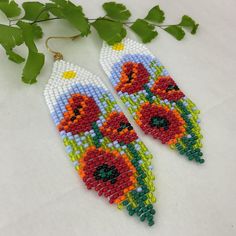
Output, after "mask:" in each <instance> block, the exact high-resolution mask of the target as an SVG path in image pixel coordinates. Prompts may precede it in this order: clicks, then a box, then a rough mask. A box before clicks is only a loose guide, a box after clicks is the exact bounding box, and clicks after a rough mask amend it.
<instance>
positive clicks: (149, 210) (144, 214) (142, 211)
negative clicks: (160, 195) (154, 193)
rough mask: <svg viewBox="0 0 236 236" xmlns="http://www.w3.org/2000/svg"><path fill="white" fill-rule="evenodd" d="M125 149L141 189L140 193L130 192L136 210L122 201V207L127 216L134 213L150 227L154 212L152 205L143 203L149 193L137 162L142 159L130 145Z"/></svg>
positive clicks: (142, 172)
mask: <svg viewBox="0 0 236 236" xmlns="http://www.w3.org/2000/svg"><path fill="white" fill-rule="evenodd" d="M127 147H128V150H129V152H130V153H131V155H132V157H133V159H132V161H131V162H132V164H133V166H134V167H135V168H136V171H137V173H138V177H137V181H138V184H139V186H140V187H141V188H142V192H137V191H136V190H133V191H131V196H132V197H133V199H134V200H135V203H136V204H137V207H136V208H133V207H132V206H131V205H127V204H128V202H127V201H124V202H123V205H124V206H126V208H127V210H128V212H129V215H134V214H135V213H136V215H137V216H138V217H139V219H140V220H141V221H145V220H147V222H148V225H149V226H152V225H153V224H154V220H153V215H154V214H155V213H156V212H155V210H154V209H153V206H152V204H148V205H145V201H146V200H147V196H146V194H147V193H149V189H148V186H147V185H146V184H145V182H144V179H145V178H146V174H145V173H144V171H143V170H142V168H141V167H140V165H139V161H140V160H142V159H141V157H140V156H139V153H138V151H137V150H136V149H135V147H134V145H133V144H132V143H129V144H127Z"/></svg>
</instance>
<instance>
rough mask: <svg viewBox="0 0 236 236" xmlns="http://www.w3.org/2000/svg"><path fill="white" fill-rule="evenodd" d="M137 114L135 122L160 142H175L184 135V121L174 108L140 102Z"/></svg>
mask: <svg viewBox="0 0 236 236" xmlns="http://www.w3.org/2000/svg"><path fill="white" fill-rule="evenodd" d="M137 115H138V117H139V118H138V120H137V123H138V124H139V125H140V127H141V128H142V129H143V130H144V132H145V133H147V134H151V135H152V136H153V137H154V138H158V139H160V140H161V142H162V143H167V144H169V145H170V144H175V143H177V142H178V139H179V138H181V137H183V136H184V132H185V128H184V125H185V121H184V120H183V118H182V117H181V116H180V114H179V113H178V112H177V111H176V110H173V111H172V110H170V109H169V108H168V107H167V106H161V105H156V104H150V103H148V102H147V103H144V104H142V106H141V108H140V110H139V111H138V112H137Z"/></svg>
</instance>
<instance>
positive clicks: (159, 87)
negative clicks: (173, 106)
mask: <svg viewBox="0 0 236 236" xmlns="http://www.w3.org/2000/svg"><path fill="white" fill-rule="evenodd" d="M151 92H152V93H154V94H155V95H158V96H160V98H161V99H163V100H164V99H167V100H169V101H178V100H179V99H181V98H182V97H184V93H183V92H182V91H181V90H180V89H179V87H178V86H177V84H176V83H175V81H174V80H173V79H172V78H171V77H170V76H160V77H158V78H157V80H156V82H155V84H154V85H153V87H152V88H151Z"/></svg>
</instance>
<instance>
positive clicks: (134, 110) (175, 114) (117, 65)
mask: <svg viewBox="0 0 236 236" xmlns="http://www.w3.org/2000/svg"><path fill="white" fill-rule="evenodd" d="M100 63H101V65H102V67H103V69H104V71H105V73H106V74H107V75H108V77H109V79H110V81H111V83H112V85H113V87H114V89H115V90H116V92H117V93H118V95H119V97H120V98H121V100H122V101H123V102H124V103H125V105H126V106H127V107H128V110H129V111H130V113H131V114H132V116H133V118H134V120H135V121H136V122H137V124H138V125H139V126H140V127H141V129H142V130H143V131H144V132H145V134H149V135H151V136H152V137H153V138H155V139H159V140H160V141H161V142H162V143H163V144H167V145H169V146H170V148H172V149H176V150H177V151H178V152H179V153H180V154H182V155H185V156H187V158H188V159H189V160H195V161H196V162H198V163H204V159H202V152H201V147H202V144H201V139H202V135H201V134H200V127H199V123H200V120H199V118H198V114H199V110H198V109H197V108H196V106H195V104H194V103H193V102H192V101H191V100H190V99H189V98H187V97H186V96H185V94H184V93H183V92H182V91H181V90H180V88H179V87H178V85H177V84H176V82H175V81H174V80H173V78H172V77H171V76H170V75H169V73H168V71H167V70H166V69H165V68H164V66H163V65H162V64H161V63H160V61H159V60H158V59H157V58H156V57H154V56H153V55H152V54H151V53H150V51H149V50H148V49H147V48H146V47H145V46H144V45H143V44H140V43H137V42H135V41H133V40H130V39H124V40H123V41H122V42H121V43H118V44H115V45H114V46H109V45H107V44H106V43H104V44H103V47H102V50H101V54H100Z"/></svg>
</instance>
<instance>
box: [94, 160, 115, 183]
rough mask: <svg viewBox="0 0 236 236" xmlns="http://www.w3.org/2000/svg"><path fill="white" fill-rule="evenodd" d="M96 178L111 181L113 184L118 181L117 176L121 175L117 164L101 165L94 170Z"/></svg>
mask: <svg viewBox="0 0 236 236" xmlns="http://www.w3.org/2000/svg"><path fill="white" fill-rule="evenodd" d="M93 175H94V177H95V179H96V180H100V179H101V180H103V182H107V181H110V183H111V184H114V183H116V181H117V177H118V176H119V175H120V173H119V172H118V170H117V169H116V167H115V166H108V165H107V164H103V165H100V166H98V167H97V168H96V170H95V171H94V174H93Z"/></svg>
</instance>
